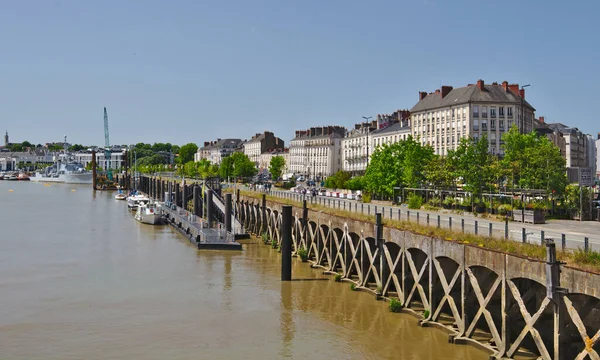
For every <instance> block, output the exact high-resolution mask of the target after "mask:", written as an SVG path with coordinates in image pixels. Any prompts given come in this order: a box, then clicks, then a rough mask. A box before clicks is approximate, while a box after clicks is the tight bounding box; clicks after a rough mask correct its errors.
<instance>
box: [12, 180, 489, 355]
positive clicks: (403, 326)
mask: <svg viewBox="0 0 600 360" xmlns="http://www.w3.org/2000/svg"><path fill="white" fill-rule="evenodd" d="M11 190H12V191H11ZM114 195H115V193H111V192H97V193H95V194H94V193H93V192H92V190H91V186H74V185H66V184H53V185H51V186H45V185H44V184H41V183H29V182H9V181H3V182H0V206H1V214H2V216H0V359H2V360H4V359H27V360H36V359H44V360H47V359H56V360H59V359H60V360H67V359H69V360H70V359H85V360H95V359H128V360H138V359H140V360H142V359H144V360H146V359H282V358H289V359H464V360H469V359H486V358H487V357H488V355H487V354H486V353H483V352H481V351H479V350H477V349H474V348H473V347H470V346H459V345H452V344H448V342H447V334H446V333H444V332H442V331H440V330H436V329H427V328H420V327H418V326H417V319H416V318H414V317H412V316H409V315H401V314H392V313H390V312H389V310H388V309H387V306H386V303H384V302H381V301H379V302H378V301H375V300H374V298H373V296H372V295H369V294H366V293H361V292H353V291H351V290H350V285H349V284H347V283H336V282H334V281H333V277H331V276H326V275H323V274H322V271H320V270H316V269H311V268H310V267H309V266H308V265H307V264H303V263H301V262H299V261H297V260H296V259H294V267H293V276H294V278H295V279H297V280H296V281H292V282H286V283H283V282H281V281H280V280H279V278H280V255H279V254H278V253H277V251H276V250H272V249H270V248H269V247H268V246H265V245H262V244H261V243H260V242H259V241H258V240H250V241H246V242H244V250H243V251H242V252H219V251H203V252H201V251H197V250H195V248H193V247H191V246H189V245H188V243H187V242H186V241H185V240H184V239H183V238H182V237H181V236H180V235H179V234H178V233H176V232H175V231H173V230H172V229H170V228H169V227H168V226H151V225H142V224H139V223H137V222H136V221H135V220H134V219H133V217H132V216H131V214H129V213H128V210H127V206H126V203H125V202H118V201H115V200H114Z"/></svg>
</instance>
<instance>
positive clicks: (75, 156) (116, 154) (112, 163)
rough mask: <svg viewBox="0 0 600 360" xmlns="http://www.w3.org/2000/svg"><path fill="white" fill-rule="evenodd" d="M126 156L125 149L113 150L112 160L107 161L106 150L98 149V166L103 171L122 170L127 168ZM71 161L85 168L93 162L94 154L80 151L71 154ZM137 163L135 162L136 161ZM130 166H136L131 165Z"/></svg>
mask: <svg viewBox="0 0 600 360" xmlns="http://www.w3.org/2000/svg"><path fill="white" fill-rule="evenodd" d="M125 156H126V151H125V150H124V149H121V150H117V149H115V150H111V152H110V160H109V161H107V159H106V156H105V153H104V149H98V150H97V151H96V164H98V166H99V167H101V168H103V169H105V170H106V169H109V168H110V169H113V170H116V169H121V168H123V167H124V166H125V159H126V158H125ZM69 161H72V162H77V163H80V164H82V165H83V166H88V164H90V163H91V162H92V152H91V151H79V152H75V153H71V154H69ZM134 161H135V160H134ZM130 166H132V167H133V166H135V165H134V164H131V165H130Z"/></svg>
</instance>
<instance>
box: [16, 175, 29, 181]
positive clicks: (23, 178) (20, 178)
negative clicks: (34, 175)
mask: <svg viewBox="0 0 600 360" xmlns="http://www.w3.org/2000/svg"><path fill="white" fill-rule="evenodd" d="M17 180H19V181H28V180H29V176H27V174H25V173H19V175H17Z"/></svg>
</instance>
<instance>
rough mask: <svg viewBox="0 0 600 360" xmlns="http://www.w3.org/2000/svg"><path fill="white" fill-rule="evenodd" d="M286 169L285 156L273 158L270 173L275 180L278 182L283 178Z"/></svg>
mask: <svg viewBox="0 0 600 360" xmlns="http://www.w3.org/2000/svg"><path fill="white" fill-rule="evenodd" d="M284 168H285V159H284V158H283V156H273V157H272V158H271V162H270V163H269V172H270V173H271V177H272V178H273V180H277V179H279V178H280V177H281V174H283V169H284Z"/></svg>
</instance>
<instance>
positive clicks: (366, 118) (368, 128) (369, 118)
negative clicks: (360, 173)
mask: <svg viewBox="0 0 600 360" xmlns="http://www.w3.org/2000/svg"><path fill="white" fill-rule="evenodd" d="M362 118H363V119H365V120H366V121H367V122H369V120H371V119H372V118H373V117H372V116H363V117H362ZM370 131H371V127H370V126H368V127H367V166H366V167H365V172H367V167H368V166H369V133H370Z"/></svg>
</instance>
